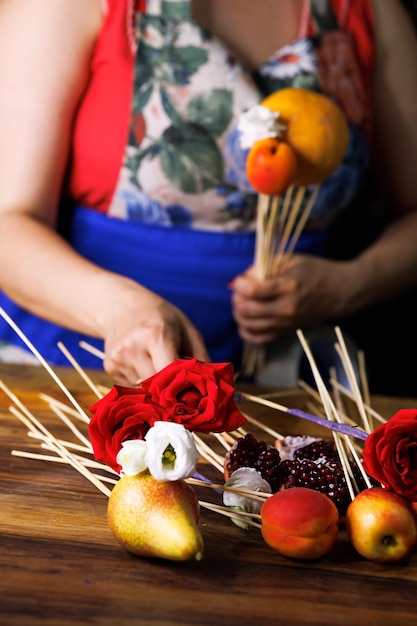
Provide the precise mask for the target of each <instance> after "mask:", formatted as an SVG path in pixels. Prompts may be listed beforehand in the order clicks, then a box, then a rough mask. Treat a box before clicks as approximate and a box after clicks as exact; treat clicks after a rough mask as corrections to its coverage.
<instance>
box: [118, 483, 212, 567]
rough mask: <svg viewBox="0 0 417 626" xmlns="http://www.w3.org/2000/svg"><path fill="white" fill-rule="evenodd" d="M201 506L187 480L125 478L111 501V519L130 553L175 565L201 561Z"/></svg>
mask: <svg viewBox="0 0 417 626" xmlns="http://www.w3.org/2000/svg"><path fill="white" fill-rule="evenodd" d="M198 516H199V504H198V500H197V497H196V495H195V492H194V491H193V489H192V488H191V487H190V486H189V485H188V484H187V483H186V482H184V481H183V480H176V481H166V482H162V481H158V480H156V479H155V478H153V476H152V475H151V474H150V473H149V472H148V471H145V472H142V473H141V474H137V475H135V476H122V477H121V478H120V480H119V481H118V482H117V483H116V485H115V486H114V487H113V490H112V492H111V494H110V497H109V502H108V509H107V519H108V524H109V527H110V529H111V531H112V532H113V534H114V536H115V537H116V539H117V540H118V541H119V542H120V543H121V544H122V546H123V547H124V548H125V549H126V550H128V551H129V552H131V553H133V554H136V555H138V556H143V557H159V558H163V559H170V560H174V561H186V560H191V559H196V560H200V559H201V558H202V555H203V538H202V536H201V533H200V530H199V528H198Z"/></svg>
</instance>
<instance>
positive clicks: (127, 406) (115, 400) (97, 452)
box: [88, 385, 164, 472]
mask: <svg viewBox="0 0 417 626" xmlns="http://www.w3.org/2000/svg"><path fill="white" fill-rule="evenodd" d="M90 411H91V412H92V413H93V417H92V418H91V420H90V423H89V425H88V434H89V437H90V441H91V445H92V446H93V450H94V457H95V458H96V459H97V460H98V461H102V462H103V463H106V464H107V465H109V466H110V467H112V468H113V469H114V470H116V472H120V469H121V467H120V465H118V463H117V462H116V456H117V454H118V453H119V451H120V449H121V447H122V443H123V441H126V440H127V439H143V438H144V437H145V435H146V433H147V432H148V430H149V429H150V428H151V427H152V426H153V425H154V423H155V422H156V421H161V420H163V419H164V411H163V409H161V407H159V406H158V405H157V404H155V403H154V402H152V400H151V397H150V395H149V394H148V392H147V391H146V390H145V389H131V388H130V387H121V386H119V385H115V386H114V387H113V388H112V390H111V391H110V392H109V393H108V394H107V395H106V396H104V398H102V399H101V400H99V401H98V402H96V403H95V404H93V406H92V407H91V408H90Z"/></svg>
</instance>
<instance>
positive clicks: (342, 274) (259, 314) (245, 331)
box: [232, 254, 359, 345]
mask: <svg viewBox="0 0 417 626" xmlns="http://www.w3.org/2000/svg"><path fill="white" fill-rule="evenodd" d="M357 265H358V263H355V262H339V261H330V260H325V259H321V258H318V257H312V256H306V255H301V254H300V255H294V256H293V257H292V258H291V259H289V260H288V261H284V262H283V263H282V264H281V265H280V268H279V272H278V274H277V275H276V276H274V277H272V278H267V279H265V280H262V281H259V280H256V279H255V278H254V272H253V268H250V269H249V270H248V271H247V272H246V273H245V274H242V275H240V276H238V277H237V278H236V279H235V280H234V281H233V285H232V288H233V296H232V305H233V313H234V317H235V320H236V323H237V325H238V329H239V334H240V336H241V337H242V339H244V340H245V341H248V342H250V343H252V344H255V345H261V344H265V343H268V342H270V341H273V340H274V339H277V338H278V337H279V336H281V335H282V334H283V333H284V332H286V331H289V330H294V329H296V328H300V327H304V326H310V325H312V324H316V323H320V322H322V321H323V320H328V319H331V318H333V317H340V316H342V315H346V314H348V313H351V312H352V311H353V310H354V308H355V291H356V286H357V285H358V284H359V283H358V276H357V269H358V268H357Z"/></svg>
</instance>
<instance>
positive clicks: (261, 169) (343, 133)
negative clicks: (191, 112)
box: [238, 88, 349, 379]
mask: <svg viewBox="0 0 417 626" xmlns="http://www.w3.org/2000/svg"><path fill="white" fill-rule="evenodd" d="M238 128H239V130H240V132H241V145H242V148H245V149H249V151H248V155H247V161H246V172H247V176H248V179H249V182H250V183H251V185H252V187H253V188H254V190H255V191H256V192H258V205H257V220H256V240H255V258H254V275H255V278H257V279H259V280H263V279H265V278H268V277H271V276H273V275H276V274H277V273H278V272H279V270H280V268H281V267H282V264H283V263H284V262H285V261H288V260H289V259H290V258H291V255H292V254H293V252H294V250H295V248H296V245H297V242H298V241H299V238H300V236H301V234H302V232H303V230H304V228H305V226H306V224H307V222H308V219H309V217H310V214H311V211H312V209H313V207H314V204H315V202H316V199H317V196H318V194H319V191H320V185H321V183H322V182H323V181H324V180H326V179H327V178H328V177H329V176H330V175H331V174H333V172H334V171H335V170H336V169H337V168H338V167H339V165H340V163H341V161H342V159H343V157H344V155H345V153H346V150H347V146H348V140H349V131H348V124H347V121H346V119H345V116H344V114H343V112H342V111H341V109H340V108H339V107H338V106H337V105H336V104H335V103H334V102H333V101H332V100H330V99H329V98H327V97H326V96H324V95H322V94H319V93H316V92H313V91H310V90H307V89H297V88H287V89H282V90H280V91H277V92H276V93H274V94H272V95H271V96H269V97H268V98H266V99H265V100H264V101H263V102H262V103H261V104H260V105H259V106H255V107H253V108H251V109H249V110H248V111H246V112H245V113H244V114H243V115H242V116H241V119H240V122H239V126H238ZM264 353H265V350H264V348H263V347H256V346H253V345H251V344H246V346H245V348H244V353H243V359H242V367H241V372H240V374H241V376H242V377H243V378H253V377H254V378H255V379H256V376H257V374H258V373H259V372H260V371H261V369H262V367H263V363H264V356H265V354H264Z"/></svg>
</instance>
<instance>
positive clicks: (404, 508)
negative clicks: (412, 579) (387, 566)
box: [346, 487, 417, 563]
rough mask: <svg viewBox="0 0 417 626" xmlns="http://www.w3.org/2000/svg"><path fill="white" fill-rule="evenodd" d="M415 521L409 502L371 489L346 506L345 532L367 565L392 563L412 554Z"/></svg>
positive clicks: (416, 541) (416, 533)
mask: <svg viewBox="0 0 417 626" xmlns="http://www.w3.org/2000/svg"><path fill="white" fill-rule="evenodd" d="M416 520H417V517H416V514H415V511H414V510H413V508H412V506H411V505H410V503H409V502H408V500H406V499H405V498H403V497H402V496H400V495H398V494H396V493H394V492H393V491H389V490H388V489H383V488H380V487H370V488H368V489H365V490H364V491H361V492H360V493H359V494H358V495H357V496H356V498H355V499H354V500H352V502H351V504H350V505H349V507H348V510H347V513H346V531H347V535H348V538H349V541H350V542H351V544H352V545H353V547H354V548H355V550H356V551H357V552H359V554H360V555H362V556H363V557H365V558H366V559H369V560H370V561H376V562H379V563H392V562H396V561H402V560H404V559H406V558H408V557H409V556H410V555H411V554H412V553H413V552H414V551H415V549H416V546H417V523H416Z"/></svg>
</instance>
